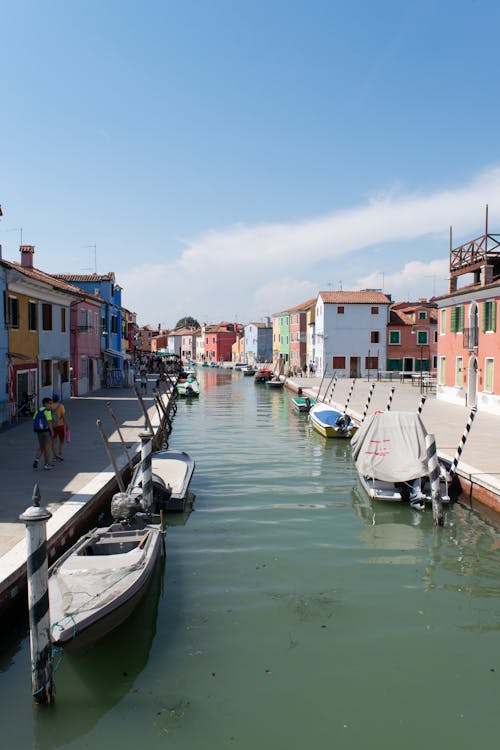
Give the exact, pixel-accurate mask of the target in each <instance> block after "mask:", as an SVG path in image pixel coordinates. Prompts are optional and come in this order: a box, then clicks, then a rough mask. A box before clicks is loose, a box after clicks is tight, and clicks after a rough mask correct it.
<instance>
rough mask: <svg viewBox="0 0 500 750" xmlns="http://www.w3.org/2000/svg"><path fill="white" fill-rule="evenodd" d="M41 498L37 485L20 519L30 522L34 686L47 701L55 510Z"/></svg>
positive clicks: (40, 700)
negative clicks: (50, 541) (50, 530)
mask: <svg viewBox="0 0 500 750" xmlns="http://www.w3.org/2000/svg"><path fill="white" fill-rule="evenodd" d="M40 500H41V495H40V490H39V488H38V485H37V484H35V487H34V489H33V504H32V505H31V506H30V507H29V508H27V509H26V510H25V511H24V513H23V514H22V515H20V516H19V520H20V521H22V522H23V523H24V524H26V547H27V555H28V557H27V573H28V606H29V620H30V647H31V686H32V690H33V699H34V701H35V703H40V704H43V703H52V700H53V698H54V684H53V668H52V645H51V642H50V616H49V573H48V563H47V521H48V520H49V518H52V513H50V512H49V511H48V510H47V509H46V508H40Z"/></svg>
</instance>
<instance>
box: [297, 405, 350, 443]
mask: <svg viewBox="0 0 500 750" xmlns="http://www.w3.org/2000/svg"><path fill="white" fill-rule="evenodd" d="M309 419H310V420H311V424H312V426H313V427H314V429H315V430H317V431H318V432H319V433H320V434H321V435H323V436H324V437H327V438H351V437H352V436H353V435H354V433H355V432H356V430H357V429H358V427H357V425H356V424H355V423H354V422H353V421H352V419H351V418H350V417H349V416H348V415H347V414H342V413H341V412H340V411H337V409H334V408H333V407H331V406H328V405H327V404H323V403H316V404H315V405H314V406H313V407H312V408H311V409H310V411H309Z"/></svg>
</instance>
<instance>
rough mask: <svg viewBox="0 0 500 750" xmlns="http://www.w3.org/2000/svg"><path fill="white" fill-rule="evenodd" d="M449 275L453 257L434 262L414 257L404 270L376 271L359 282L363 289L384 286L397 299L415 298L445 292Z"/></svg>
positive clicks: (358, 284) (358, 285)
mask: <svg viewBox="0 0 500 750" xmlns="http://www.w3.org/2000/svg"><path fill="white" fill-rule="evenodd" d="M448 277H449V259H448V258H438V259H436V260H433V261H431V262H430V263H422V261H420V260H411V261H409V262H408V263H405V265H404V266H403V268H402V269H396V270H395V271H394V272H393V273H384V274H383V275H382V274H381V273H380V272H378V271H374V272H373V273H370V274H368V275H367V276H362V277H361V278H360V279H358V281H357V287H358V288H360V289H382V288H383V290H384V291H385V292H388V293H389V294H392V298H393V299H394V300H414V299H417V298H418V297H431V296H433V295H435V294H436V295H437V294H444V293H445V292H446V291H447V290H448V289H447V280H448Z"/></svg>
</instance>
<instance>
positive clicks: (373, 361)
mask: <svg viewBox="0 0 500 750" xmlns="http://www.w3.org/2000/svg"><path fill="white" fill-rule="evenodd" d="M365 368H366V369H367V370H378V357H365Z"/></svg>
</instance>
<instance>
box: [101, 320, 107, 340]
mask: <svg viewBox="0 0 500 750" xmlns="http://www.w3.org/2000/svg"><path fill="white" fill-rule="evenodd" d="M107 332H108V329H107V326H106V318H101V336H106V334H107Z"/></svg>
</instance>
